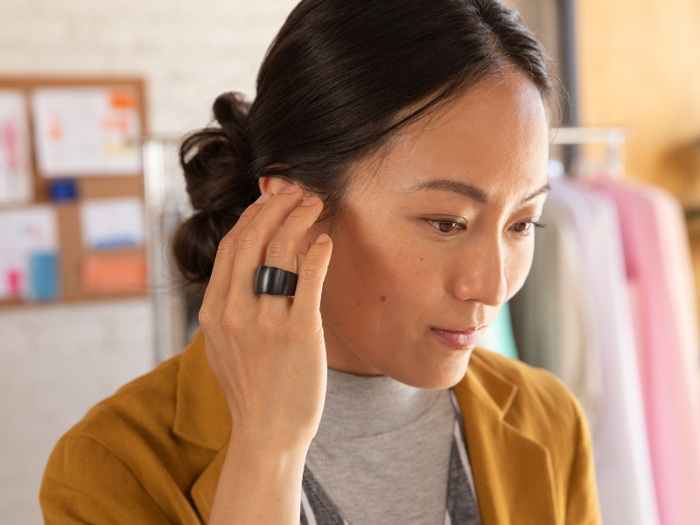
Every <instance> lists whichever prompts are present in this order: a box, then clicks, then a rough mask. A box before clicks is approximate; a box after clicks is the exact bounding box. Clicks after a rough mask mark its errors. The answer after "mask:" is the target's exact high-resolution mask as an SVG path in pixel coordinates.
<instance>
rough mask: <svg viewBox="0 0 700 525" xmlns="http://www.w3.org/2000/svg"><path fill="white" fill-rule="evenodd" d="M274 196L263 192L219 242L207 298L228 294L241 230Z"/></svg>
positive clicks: (217, 297)
mask: <svg viewBox="0 0 700 525" xmlns="http://www.w3.org/2000/svg"><path fill="white" fill-rule="evenodd" d="M271 196H272V194H271V193H270V192H265V193H263V194H262V195H261V196H260V197H259V198H258V200H256V201H255V202H254V203H253V204H251V205H250V206H248V208H246V210H245V211H244V212H243V213H242V214H241V216H240V217H239V219H238V221H236V224H235V225H234V226H233V228H231V230H229V232H228V233H227V234H226V235H225V236H224V238H223V239H221V241H220V242H219V247H218V249H217V251H216V258H215V259H214V268H213V269H212V272H211V277H210V279H209V284H208V285H207V290H206V292H205V298H206V296H207V295H209V296H210V297H211V298H214V299H216V300H220V299H222V298H224V297H226V295H227V294H228V291H229V288H230V286H231V274H232V272H233V262H234V259H235V258H236V245H237V244H238V237H239V236H240V234H241V232H242V231H243V230H244V229H245V228H246V226H248V224H250V222H251V221H252V220H253V219H254V218H255V217H257V215H258V213H260V210H262V208H263V205H264V204H265V202H267V200H268V199H269V198H270V197H271Z"/></svg>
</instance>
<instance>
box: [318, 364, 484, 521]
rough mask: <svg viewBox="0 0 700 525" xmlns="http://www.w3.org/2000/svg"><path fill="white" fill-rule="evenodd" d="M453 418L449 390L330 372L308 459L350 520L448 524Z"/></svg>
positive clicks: (328, 491) (323, 484) (322, 483)
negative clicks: (448, 482) (448, 483)
mask: <svg viewBox="0 0 700 525" xmlns="http://www.w3.org/2000/svg"><path fill="white" fill-rule="evenodd" d="M454 422H455V409H454V407H453V406H452V402H451V400H450V391H449V389H447V390H424V389H420V388H414V387H411V386H408V385H405V384H403V383H400V382H398V381H395V380H394V379H391V378H390V377H386V376H383V377H360V376H354V375H351V374H345V373H342V372H336V371H334V370H329V371H328V388H327V393H326V404H325V407H324V411H323V416H322V418H321V423H320V426H319V430H318V433H317V434H316V437H315V438H314V440H313V441H312V443H311V446H310V448H309V452H308V455H307V459H306V465H307V467H308V468H309V470H310V471H311V472H312V473H313V475H314V477H315V478H316V480H317V481H318V482H319V484H320V485H321V487H323V489H324V490H325V492H326V493H327V494H328V496H329V497H330V499H331V500H332V501H333V503H334V504H335V505H336V507H337V508H338V510H339V512H340V514H341V515H342V516H343V518H344V519H345V520H346V521H347V522H348V523H349V524H350V525H373V524H382V525H387V524H394V523H396V524H402V525H411V524H415V525H428V524H435V525H438V524H441V525H442V524H443V523H444V522H445V498H446V493H447V480H448V469H449V463H450V451H451V447H452V442H453V440H454ZM470 474H471V473H470Z"/></svg>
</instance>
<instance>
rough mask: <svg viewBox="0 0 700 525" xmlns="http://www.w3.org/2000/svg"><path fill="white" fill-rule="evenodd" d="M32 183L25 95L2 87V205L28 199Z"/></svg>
mask: <svg viewBox="0 0 700 525" xmlns="http://www.w3.org/2000/svg"><path fill="white" fill-rule="evenodd" d="M32 187H33V186H32V171H31V166H30V160H29V127H28V125H27V108H26V103H25V99H24V95H23V94H22V92H21V91H14V90H5V89H0V205H2V204H12V203H23V202H28V201H29V200H31V198H32Z"/></svg>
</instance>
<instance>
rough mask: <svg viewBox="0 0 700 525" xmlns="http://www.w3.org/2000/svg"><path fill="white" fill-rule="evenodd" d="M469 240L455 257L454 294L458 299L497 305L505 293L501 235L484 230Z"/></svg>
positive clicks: (505, 297)
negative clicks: (490, 233) (487, 232)
mask: <svg viewBox="0 0 700 525" xmlns="http://www.w3.org/2000/svg"><path fill="white" fill-rule="evenodd" d="M472 241H473V242H470V243H468V245H467V246H465V247H464V249H463V250H461V253H460V254H459V256H458V257H457V260H456V261H455V268H456V271H455V273H454V274H453V275H455V276H456V277H455V279H454V281H453V282H454V285H453V289H454V295H455V297H457V298H458V299H459V300H461V301H467V300H472V301H478V302H480V303H483V304H485V305H487V306H495V307H499V306H501V305H503V304H504V303H505V302H506V299H507V297H508V281H507V279H506V257H505V253H504V248H503V243H502V241H501V239H500V236H498V235H489V234H486V233H485V232H484V234H482V235H479V236H478V237H474V238H473V239H472Z"/></svg>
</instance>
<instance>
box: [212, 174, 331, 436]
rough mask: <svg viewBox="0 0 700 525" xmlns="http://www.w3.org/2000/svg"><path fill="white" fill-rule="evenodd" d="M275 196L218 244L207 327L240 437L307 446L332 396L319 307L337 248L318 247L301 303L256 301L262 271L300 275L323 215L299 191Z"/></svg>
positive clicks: (299, 291)
mask: <svg viewBox="0 0 700 525" xmlns="http://www.w3.org/2000/svg"><path fill="white" fill-rule="evenodd" d="M287 190H291V192H290V193H287ZM270 195H271V194H270V193H269V192H266V193H265V194H263V195H262V196H261V197H260V199H258V201H257V202H255V203H253V204H252V205H250V206H249V207H248V208H247V209H246V210H245V212H244V213H243V214H242V215H241V217H240V219H239V220H238V222H237V223H236V225H235V226H234V227H233V228H232V229H231V231H230V232H229V233H228V234H227V235H226V237H224V238H223V239H222V241H221V243H220V244H219V248H218V252H217V255H216V260H215V262H214V269H213V271H212V276H211V279H210V281H209V284H208V286H207V290H206V293H205V296H204V301H203V304H202V308H201V310H200V312H199V321H200V325H201V327H202V331H203V332H204V340H205V347H206V354H207V359H208V361H209V366H210V367H211V369H212V371H213V373H214V376H215V377H216V379H217V381H218V382H219V385H220V386H221V388H222V390H223V392H224V395H225V396H226V400H227V402H228V406H229V409H230V411H231V417H232V420H233V427H232V428H233V433H234V435H236V436H237V439H238V440H243V441H245V442H246V443H247V444H250V445H253V446H259V447H264V448H268V447H273V448H275V449H279V450H286V449H289V448H298V447H300V446H301V447H306V448H308V445H309V444H310V443H311V440H312V439H313V437H314V435H315V434H316V431H317V429H318V424H319V421H320V419H321V413H322V411H323V403H324V400H325V392H326V378H327V365H326V348H325V341H324V337H323V326H322V324H321V313H320V303H321V290H322V286H323V280H324V279H325V276H326V271H327V269H328V264H329V262H330V258H331V252H332V242H331V241H330V238H329V237H328V236H327V235H325V234H322V235H320V236H319V237H318V239H317V240H316V242H315V243H314V244H312V245H311V247H310V248H309V250H308V253H307V254H306V258H305V259H304V261H303V263H302V264H301V266H300V268H299V272H298V273H299V278H298V283H297V288H296V293H295V296H294V298H290V297H285V296H271V295H258V294H256V293H255V292H254V291H253V277H254V275H255V270H256V268H257V267H258V265H260V264H266V265H268V266H276V267H278V268H282V269H284V270H288V271H292V272H295V271H296V260H297V252H298V250H299V247H300V245H301V243H302V241H303V239H304V237H305V236H306V235H307V233H308V231H309V228H310V227H311V226H312V225H313V224H314V223H315V222H316V220H317V219H318V217H319V215H320V213H321V210H322V209H323V203H322V201H321V200H320V199H318V198H317V197H310V198H309V199H307V200H306V201H305V202H304V203H303V204H302V205H300V201H301V200H302V197H303V192H302V191H301V190H300V189H299V188H298V187H297V186H290V187H288V188H287V189H286V190H285V193H279V194H277V195H272V196H270ZM285 218H286V220H285Z"/></svg>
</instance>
